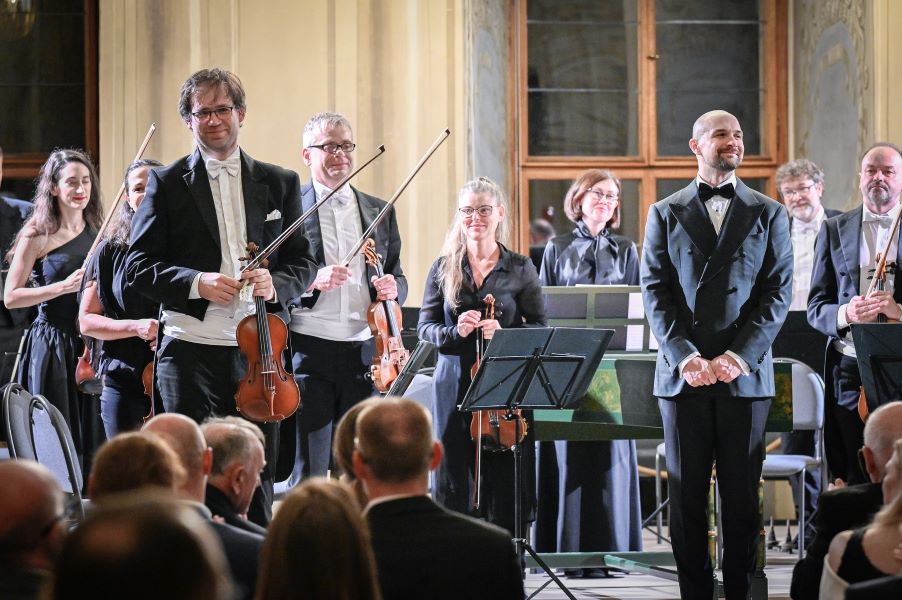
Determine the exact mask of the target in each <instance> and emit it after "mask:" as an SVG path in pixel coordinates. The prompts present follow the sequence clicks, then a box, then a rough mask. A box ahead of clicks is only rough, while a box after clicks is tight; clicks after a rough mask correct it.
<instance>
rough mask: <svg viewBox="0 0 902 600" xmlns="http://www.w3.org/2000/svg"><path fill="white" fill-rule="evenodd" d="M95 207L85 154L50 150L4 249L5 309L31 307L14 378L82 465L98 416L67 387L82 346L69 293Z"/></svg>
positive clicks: (95, 222) (95, 218)
mask: <svg viewBox="0 0 902 600" xmlns="http://www.w3.org/2000/svg"><path fill="white" fill-rule="evenodd" d="M102 210H103V209H102V206H101V201H100V190H99V189H98V187H97V176H96V174H95V171H94V165H93V164H92V163H91V160H90V159H89V158H88V157H87V155H85V154H84V153H83V152H81V151H79V150H56V151H54V152H53V153H52V154H51V155H50V158H48V159H47V162H46V163H44V166H43V167H41V174H40V176H39V177H38V183H37V189H36V191H35V197H34V210H33V211H32V214H31V216H30V217H29V218H28V220H27V221H26V222H25V224H24V225H23V226H22V229H21V231H19V233H18V235H17V236H16V239H15V242H14V243H13V249H12V250H11V251H10V255H9V259H10V267H9V274H8V276H7V279H6V286H5V288H4V290H3V301H4V302H5V303H6V306H7V307H8V308H23V307H27V306H34V305H37V307H38V317H37V319H36V320H35V321H34V323H32V325H31V328H30V329H29V331H28V336H27V338H26V340H25V347H24V349H23V352H22V359H21V362H20V367H19V373H18V381H19V383H20V384H21V385H22V386H23V387H24V388H25V389H27V390H28V391H29V392H31V393H32V394H41V395H43V396H45V397H46V398H47V399H48V400H49V401H50V402H51V403H53V405H54V406H56V407H57V408H58V409H59V410H60V412H61V413H62V414H63V417H65V419H66V422H67V424H68V425H69V429H70V430H71V431H72V437H73V440H74V443H75V450H76V453H77V454H78V455H79V459H80V460H81V461H82V462H81V464H82V465H83V466H85V463H86V461H85V460H84V456H83V453H84V451H85V450H88V451H90V450H91V449H92V448H90V447H88V446H90V445H91V443H92V442H91V440H90V439H88V438H91V437H92V436H93V433H94V425H95V422H98V421H99V415H96V414H94V411H93V410H92V407H93V406H94V403H93V402H91V401H90V399H89V397H88V396H84V395H83V394H82V393H81V392H79V391H78V386H77V385H76V383H75V366H76V362H77V361H78V357H79V355H80V354H81V352H82V350H83V349H84V343H83V342H82V340H81V338H80V337H79V336H78V331H77V328H76V324H75V318H76V315H77V314H78V302H77V300H76V293H77V292H78V289H79V286H80V285H81V280H82V277H83V276H84V268H82V263H83V262H84V260H85V257H86V256H87V254H88V250H89V249H90V247H91V244H92V243H93V241H94V236H95V235H96V232H97V230H98V229H99V228H100V224H101V220H102ZM98 427H99V425H98Z"/></svg>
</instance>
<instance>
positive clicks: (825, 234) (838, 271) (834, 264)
mask: <svg viewBox="0 0 902 600" xmlns="http://www.w3.org/2000/svg"><path fill="white" fill-rule="evenodd" d="M861 218H862V211H861V207H860V206H859V207H857V208H853V209H852V210H850V211H848V212H845V213H842V214H841V215H839V216H837V217H833V218H830V219H827V220H826V221H825V222H824V225H823V227H821V230H820V232H818V234H817V241H816V242H815V244H814V269H813V270H812V271H811V292H810V293H809V295H808V322H809V323H810V324H811V326H812V327H814V328H815V329H817V330H818V331H820V332H821V333H823V334H824V335H826V336H828V338H829V339H828V340H827V350H826V358H825V361H824V362H825V370H826V373H825V376H824V383H825V384H826V388H827V389H826V391H825V398H834V396H835V394H834V391H833V377H832V376H830V372H831V370H832V367H833V365H835V364H836V361H837V360H838V359H839V352H837V351H836V350H835V349H834V348H833V341H834V340H836V339H838V338H840V337H842V335H843V334H844V333H845V331H842V332H840V331H838V330H837V326H836V316H837V314H838V313H839V307H840V306H841V305H843V304H848V303H849V301H850V300H851V299H852V297H853V296H856V295H858V294H859V293H864V292H866V291H867V290H859V289H858V287H859V275H860V272H861V268H860V267H859V266H858V261H859V249H860V245H861ZM896 264H902V246H899V251H898V254H897V256H896ZM900 281H902V280H900ZM893 297H894V298H895V299H896V302H902V285H896V289H895V292H894V293H893ZM856 407H857V405H856V406H844V408H846V409H848V410H854V409H855V408H856Z"/></svg>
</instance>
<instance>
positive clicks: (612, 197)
mask: <svg viewBox="0 0 902 600" xmlns="http://www.w3.org/2000/svg"><path fill="white" fill-rule="evenodd" d="M586 193H587V194H592V195H593V196H595V199H596V200H600V201H601V202H604V203H605V204H617V203H618V202H620V195H619V194H606V193H604V192H602V191H601V190H596V189H595V188H589V189H587V190H586Z"/></svg>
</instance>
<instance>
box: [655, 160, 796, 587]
mask: <svg viewBox="0 0 902 600" xmlns="http://www.w3.org/2000/svg"><path fill="white" fill-rule="evenodd" d="M711 202H713V203H715V204H714V206H713V207H712V210H716V208H717V207H718V203H719V200H715V199H712V200H711ZM792 264H793V261H792V245H791V244H790V241H789V221H788V219H787V218H786V209H785V208H784V207H783V205H782V204H779V203H777V202H775V201H774V200H772V199H770V198H768V197H766V196H764V195H763V194H760V193H758V192H755V191H753V190H751V189H749V188H748V187H747V186H746V185H745V184H744V183H742V181H741V180H739V179H738V178H737V179H736V194H735V197H733V198H732V200H731V201H730V204H729V208H728V209H727V210H726V212H725V213H724V219H723V224H722V227H721V229H720V231H719V233H718V231H717V230H716V229H715V227H714V225H713V223H712V221H711V217H710V216H709V213H708V209H707V207H706V206H705V204H704V203H703V202H702V201H701V199H700V198H699V196H698V186H697V184H696V182H692V183H690V184H689V185H688V186H686V187H685V188H683V189H682V190H680V191H678V192H676V193H675V194H673V195H671V196H669V197H667V198H665V199H664V200H662V201H660V202H657V203H656V204H654V205H652V207H651V208H650V209H649V212H648V221H647V223H646V226H645V242H644V244H643V260H642V265H641V282H642V296H643V302H644V304H645V314H646V316H647V318H648V322H649V325H650V327H651V331H652V332H653V333H654V335H655V338H656V339H657V340H658V343H659V350H658V356H657V363H656V368H655V382H654V394H655V395H656V396H657V397H658V399H659V400H658V406H659V408H660V409H661V415H662V417H663V421H664V441H665V447H666V451H667V457H666V459H667V471H668V473H669V474H670V476H669V477H668V480H667V481H668V488H669V492H670V495H669V497H670V502H671V504H670V509H671V512H670V514H671V523H670V530H671V534H672V540H673V553H674V558H675V559H676V564H677V571H678V574H679V582H680V594H681V596H682V597H683V598H699V599H701V598H704V599H705V600H709V599H710V598H711V597H712V594H713V593H714V588H713V581H714V580H713V575H714V573H713V568H712V565H711V560H710V557H709V553H708V541H707V531H708V521H707V515H706V508H707V498H708V489H709V481H710V478H711V468H712V465H713V464H714V461H715V460H716V461H717V479H718V483H719V490H720V498H721V505H722V511H721V513H720V516H721V522H722V525H723V528H722V531H723V538H724V557H723V574H724V590H725V592H726V595H727V597H728V598H745V597H746V595H747V594H748V591H749V587H750V585H751V576H752V574H753V572H754V568H755V555H756V549H757V545H758V533H759V531H760V526H761V524H760V518H761V517H760V514H759V511H758V482H759V480H760V476H761V465H762V461H763V458H764V444H763V440H764V428H765V424H766V422H767V413H768V410H769V408H770V402H771V398H773V396H774V392H775V388H774V371H773V365H772V359H771V344H772V343H773V340H774V338H775V337H776V335H777V333H778V332H779V330H780V327H781V326H782V324H783V320H784V319H785V318H786V313H787V312H788V309H789V302H790V297H791V295H792ZM727 351H730V352H733V353H734V354H736V355H737V356H739V357H740V358H741V359H742V360H743V361H744V362H745V364H746V365H747V366H748V369H749V373H748V375H740V376H739V377H737V378H736V379H734V380H733V381H731V382H730V383H723V382H715V383H714V384H712V385H707V386H702V387H698V388H692V387H690V386H689V384H688V383H686V381H685V380H684V379H683V378H682V377H681V375H680V369H679V365H680V363H682V362H683V361H684V360H686V359H687V358H689V357H690V356H692V355H693V354H694V353H696V352H697V353H699V354H700V355H701V357H702V358H705V359H708V360H711V359H713V358H715V357H717V356H719V355H721V354H724V353H726V352H727Z"/></svg>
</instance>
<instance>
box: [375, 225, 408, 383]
mask: <svg viewBox="0 0 902 600" xmlns="http://www.w3.org/2000/svg"><path fill="white" fill-rule="evenodd" d="M363 255H364V257H365V258H366V264H368V265H370V266H371V267H373V269H375V271H376V277H383V276H384V275H385V273H383V271H382V257H381V256H380V255H378V254H376V242H375V240H373V238H367V240H366V242H365V243H364V245H363ZM366 321H367V323H368V324H369V326H370V332H372V334H373V337H374V338H375V339H376V348H375V351H374V352H373V365H372V366H371V367H370V378H371V379H372V380H373V385H374V386H376V389H377V390H379V391H380V392H386V391H388V389H389V388H390V387H391V384H392V383H394V381H395V379H397V378H398V375H399V374H400V373H401V370H402V369H403V368H404V365H406V364H407V360H408V359H409V358H410V352H409V351H408V350H407V349H406V348H405V347H404V341H403V340H402V338H401V305H400V304H398V301H397V300H382V301H376V302H373V303H372V304H370V307H369V309H368V310H367V311H366Z"/></svg>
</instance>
